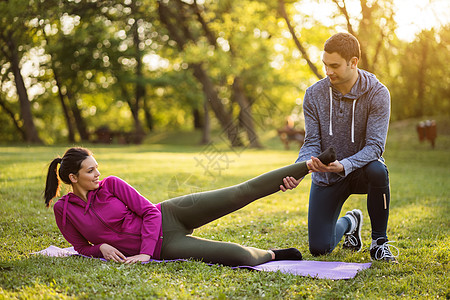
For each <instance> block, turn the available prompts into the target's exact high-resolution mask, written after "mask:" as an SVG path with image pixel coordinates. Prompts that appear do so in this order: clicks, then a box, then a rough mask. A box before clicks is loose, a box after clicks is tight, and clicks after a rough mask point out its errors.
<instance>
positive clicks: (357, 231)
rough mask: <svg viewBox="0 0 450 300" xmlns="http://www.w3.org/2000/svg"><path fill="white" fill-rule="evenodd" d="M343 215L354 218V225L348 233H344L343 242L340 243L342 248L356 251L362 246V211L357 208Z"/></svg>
mask: <svg viewBox="0 0 450 300" xmlns="http://www.w3.org/2000/svg"><path fill="white" fill-rule="evenodd" d="M345 215H346V216H348V217H349V218H353V220H355V227H354V228H353V230H351V231H350V232H349V233H346V234H345V239H344V244H343V245H342V248H344V249H350V250H353V251H356V252H358V251H360V250H361V248H362V242H361V227H362V223H363V215H362V212H361V211H360V210H359V209H354V210H352V211H348V212H347V213H346V214H345Z"/></svg>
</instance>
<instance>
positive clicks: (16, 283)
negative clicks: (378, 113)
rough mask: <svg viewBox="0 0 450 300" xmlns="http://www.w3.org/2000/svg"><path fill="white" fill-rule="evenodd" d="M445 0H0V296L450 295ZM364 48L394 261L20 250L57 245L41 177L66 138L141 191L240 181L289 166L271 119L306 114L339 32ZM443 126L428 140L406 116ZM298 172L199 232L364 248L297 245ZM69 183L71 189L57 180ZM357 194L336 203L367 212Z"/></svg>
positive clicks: (165, 192)
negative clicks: (376, 99) (227, 260)
mask: <svg viewBox="0 0 450 300" xmlns="http://www.w3.org/2000/svg"><path fill="white" fill-rule="evenodd" d="M449 12H450V8H449V3H448V1H445V0H435V1H433V0H424V1H419V0H418V1H402V0H379V1H366V0H361V1H356V0H353V1H350V0H347V1H344V0H318V1H309V0H308V1H307V0H301V1H283V0H278V1H249V0H241V1H234V0H224V1H222V0H220V1H213V0H203V1H200V0H199V1H194V0H191V1H181V0H162V1H147V0H143V1H132V0H125V1H82V0H74V1H42V0H16V1H1V2H0V66H1V67H0V201H1V205H0V298H41V299H47V298H107V299H111V298H117V299H121V298H181V299H185V298H220V299H224V298H249V299H254V298H264V297H265V298H269V299H271V298H346V297H350V298H369V299H373V298H396V297H406V298H416V297H418V298H439V297H440V298H443V297H446V298H448V297H449V295H450V290H449V284H448V278H447V277H448V270H449V253H450V247H449V244H450V241H449V236H448V233H449V227H450V224H449V222H448V215H449V212H450V210H449V197H448V188H449V186H450V182H449V178H450V170H449V168H448V165H449V163H450V157H449V155H448V154H449V149H450V121H449V115H450V76H449V75H450V74H449V73H450V71H449V70H450V68H448V66H447V65H448V63H447V62H448V61H449V56H450V51H449V50H450V42H449V39H450V30H449V29H450V25H449V22H450V17H449ZM341 31H346V32H351V33H352V34H354V35H355V36H357V38H358V39H359V41H360V43H361V47H362V59H361V61H360V64H359V66H360V68H362V69H366V70H368V71H370V72H373V73H374V74H376V76H377V77H378V78H379V79H380V80H381V81H382V82H383V83H384V84H385V85H386V86H387V87H388V88H389V90H390V92H391V98H392V103H391V104H392V105H391V106H392V111H391V126H390V132H389V136H388V141H387V147H386V152H385V155H384V157H385V158H386V161H387V163H388V166H389V168H390V177H391V189H392V199H393V200H392V203H391V216H390V223H389V224H390V225H389V232H388V234H389V237H390V239H391V240H394V241H396V243H394V244H395V246H397V247H398V248H399V250H400V257H399V261H400V264H399V265H389V264H383V263H374V264H373V266H372V267H371V268H370V269H369V270H367V271H364V272H362V273H361V274H358V275H357V277H356V278H355V279H353V280H349V281H332V280H315V279H311V278H303V277H299V276H292V275H284V274H281V273H273V274H270V273H264V272H250V271H245V270H240V271H234V270H231V269H229V268H224V267H219V266H217V267H215V266H214V267H209V266H206V265H204V264H201V263H193V262H192V263H185V264H162V265H158V266H154V265H146V266H138V265H134V266H123V265H117V264H114V263H106V264H105V263H102V262H98V261H95V260H80V259H77V258H65V259H61V258H45V257H36V256H33V255H30V253H31V252H34V251H38V250H42V249H44V248H46V247H48V246H49V245H51V244H52V245H55V246H59V247H67V246H69V245H68V243H67V242H66V241H65V240H64V239H63V237H62V236H61V234H60V233H59V230H58V228H57V227H56V224H55V222H54V217H53V213H52V210H51V209H45V207H44V203H43V200H42V190H43V185H44V182H45V175H46V167H47V166H48V163H49V162H50V160H51V159H53V158H54V157H56V156H58V155H62V154H63V152H64V151H65V149H66V148H67V147H68V146H71V145H83V146H87V147H89V148H90V149H92V150H93V151H94V153H95V156H96V158H97V160H98V161H99V163H100V170H101V172H102V176H108V175H117V176H119V177H122V178H124V179H125V180H127V181H128V182H129V183H130V184H132V185H133V186H135V187H136V188H137V189H138V190H139V191H140V192H141V193H142V194H143V195H145V196H146V197H147V198H148V199H150V200H151V201H152V202H153V203H157V202H160V201H163V200H165V199H167V198H168V197H173V196H177V195H180V194H185V193H189V192H197V191H203V190H208V189H213V188H220V187H224V186H228V185H232V184H236V183H238V182H241V181H243V180H246V179H249V178H251V177H253V176H257V175H259V174H261V173H262V172H266V171H268V170H271V169H274V168H277V167H281V166H283V165H286V164H288V163H292V162H293V161H294V160H295V159H296V157H297V153H298V145H297V144H295V143H291V144H290V149H289V150H286V149H285V148H284V145H283V144H282V143H281V142H280V139H279V137H278V135H277V131H276V129H278V128H281V127H283V126H284V125H285V122H286V117H288V116H291V117H292V118H293V120H294V121H295V125H296V127H297V128H298V129H302V126H303V123H302V109H301V103H302V99H303V95H304V93H305V90H306V88H307V87H308V86H309V85H311V84H313V83H314V82H316V81H317V80H318V79H320V78H322V77H324V76H325V75H324V72H323V70H322V64H321V57H320V54H321V51H322V46H323V43H324V42H325V40H326V39H327V38H328V37H329V36H330V35H332V34H334V33H336V32H341ZM426 120H434V121H435V122H436V124H437V139H436V141H435V146H434V147H432V145H431V144H430V143H429V142H428V141H426V140H424V141H420V140H419V139H418V134H417V128H416V127H417V125H418V124H419V123H420V122H422V121H426ZM309 184H310V178H309V177H307V178H306V179H305V180H304V181H303V182H302V183H301V185H300V186H299V187H298V188H297V189H296V190H294V191H291V192H290V193H285V194H281V193H278V194H275V195H272V196H270V197H268V198H267V199H265V200H264V201H258V202H257V203H254V204H252V205H251V206H249V207H247V208H245V209H243V210H242V211H240V212H237V213H236V214H233V215H232V216H227V217H225V218H223V219H221V220H220V221H217V222H213V223H212V224H210V225H208V226H206V227H205V228H202V229H200V230H198V231H196V234H197V235H199V236H202V237H205V238H212V239H218V240H227V241H233V242H238V243H242V244H245V245H248V246H257V247H261V248H271V247H272V248H273V247H290V246H294V247H298V248H299V249H300V250H301V251H302V253H303V254H304V256H305V259H310V260H313V259H316V260H317V259H319V260H332V261H346V262H369V261H370V259H369V254H368V252H367V251H366V250H367V249H365V251H362V252H360V253H348V252H346V251H342V250H341V249H340V245H339V246H338V248H337V249H336V250H335V251H334V252H333V253H332V254H330V255H327V256H323V257H320V258H314V257H312V256H311V255H310V254H309V252H308V245H307V227H306V226H307V205H308V194H309ZM62 192H63V193H65V192H67V190H64V189H63V191H62ZM365 206H366V205H365V197H363V196H352V197H351V198H350V199H349V201H347V203H346V204H345V206H344V208H343V214H344V213H345V211H346V210H349V209H353V208H354V207H358V208H360V209H362V210H363V214H364V217H365V219H366V222H365V224H364V226H363V239H364V242H365V246H367V241H369V240H370V222H369V221H368V220H369V219H368V215H367V210H366V209H365Z"/></svg>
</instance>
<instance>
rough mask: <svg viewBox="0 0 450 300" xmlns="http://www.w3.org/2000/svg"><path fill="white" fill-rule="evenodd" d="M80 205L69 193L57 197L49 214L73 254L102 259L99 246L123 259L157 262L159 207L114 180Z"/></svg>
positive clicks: (160, 234)
mask: <svg viewBox="0 0 450 300" xmlns="http://www.w3.org/2000/svg"><path fill="white" fill-rule="evenodd" d="M87 198H88V201H87V203H86V202H84V201H83V200H82V199H81V198H79V197H78V196H76V195H75V194H73V193H68V194H67V195H65V196H63V197H61V199H59V200H58V201H57V202H56V203H55V205H54V206H53V210H54V212H55V218H56V224H57V225H58V228H59V230H60V231H61V233H62V234H63V236H64V238H65V239H66V240H67V241H68V242H69V243H71V244H72V246H73V247H74V248H75V250H76V251H77V252H78V253H80V254H83V255H86V256H93V257H103V255H102V253H101V251H100V246H101V245H102V244H103V243H106V244H109V245H111V246H113V247H115V248H117V249H118V250H119V251H120V252H122V253H123V254H124V255H125V256H132V255H136V254H148V255H150V256H151V257H152V258H155V259H159V258H160V253H161V245H162V226H161V222H162V218H161V207H160V205H159V204H158V205H153V204H152V203H150V202H149V201H148V200H147V199H146V198H144V197H143V196H142V195H141V194H139V193H138V192H137V191H136V190H135V189H134V188H133V187H132V186H130V185H129V184H128V183H126V182H125V181H123V180H122V179H120V178H118V177H114V176H110V177H106V178H105V179H103V180H102V181H101V182H100V186H99V188H98V189H96V190H93V191H89V192H88V195H87Z"/></svg>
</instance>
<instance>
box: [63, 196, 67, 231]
mask: <svg viewBox="0 0 450 300" xmlns="http://www.w3.org/2000/svg"><path fill="white" fill-rule="evenodd" d="M68 204H69V197H68V196H66V199H64V208H63V219H62V226H63V227H65V226H66V216H67V205H68Z"/></svg>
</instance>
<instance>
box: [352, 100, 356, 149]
mask: <svg viewBox="0 0 450 300" xmlns="http://www.w3.org/2000/svg"><path fill="white" fill-rule="evenodd" d="M355 106H356V99H355V100H353V109H352V143H354V142H355Z"/></svg>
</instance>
